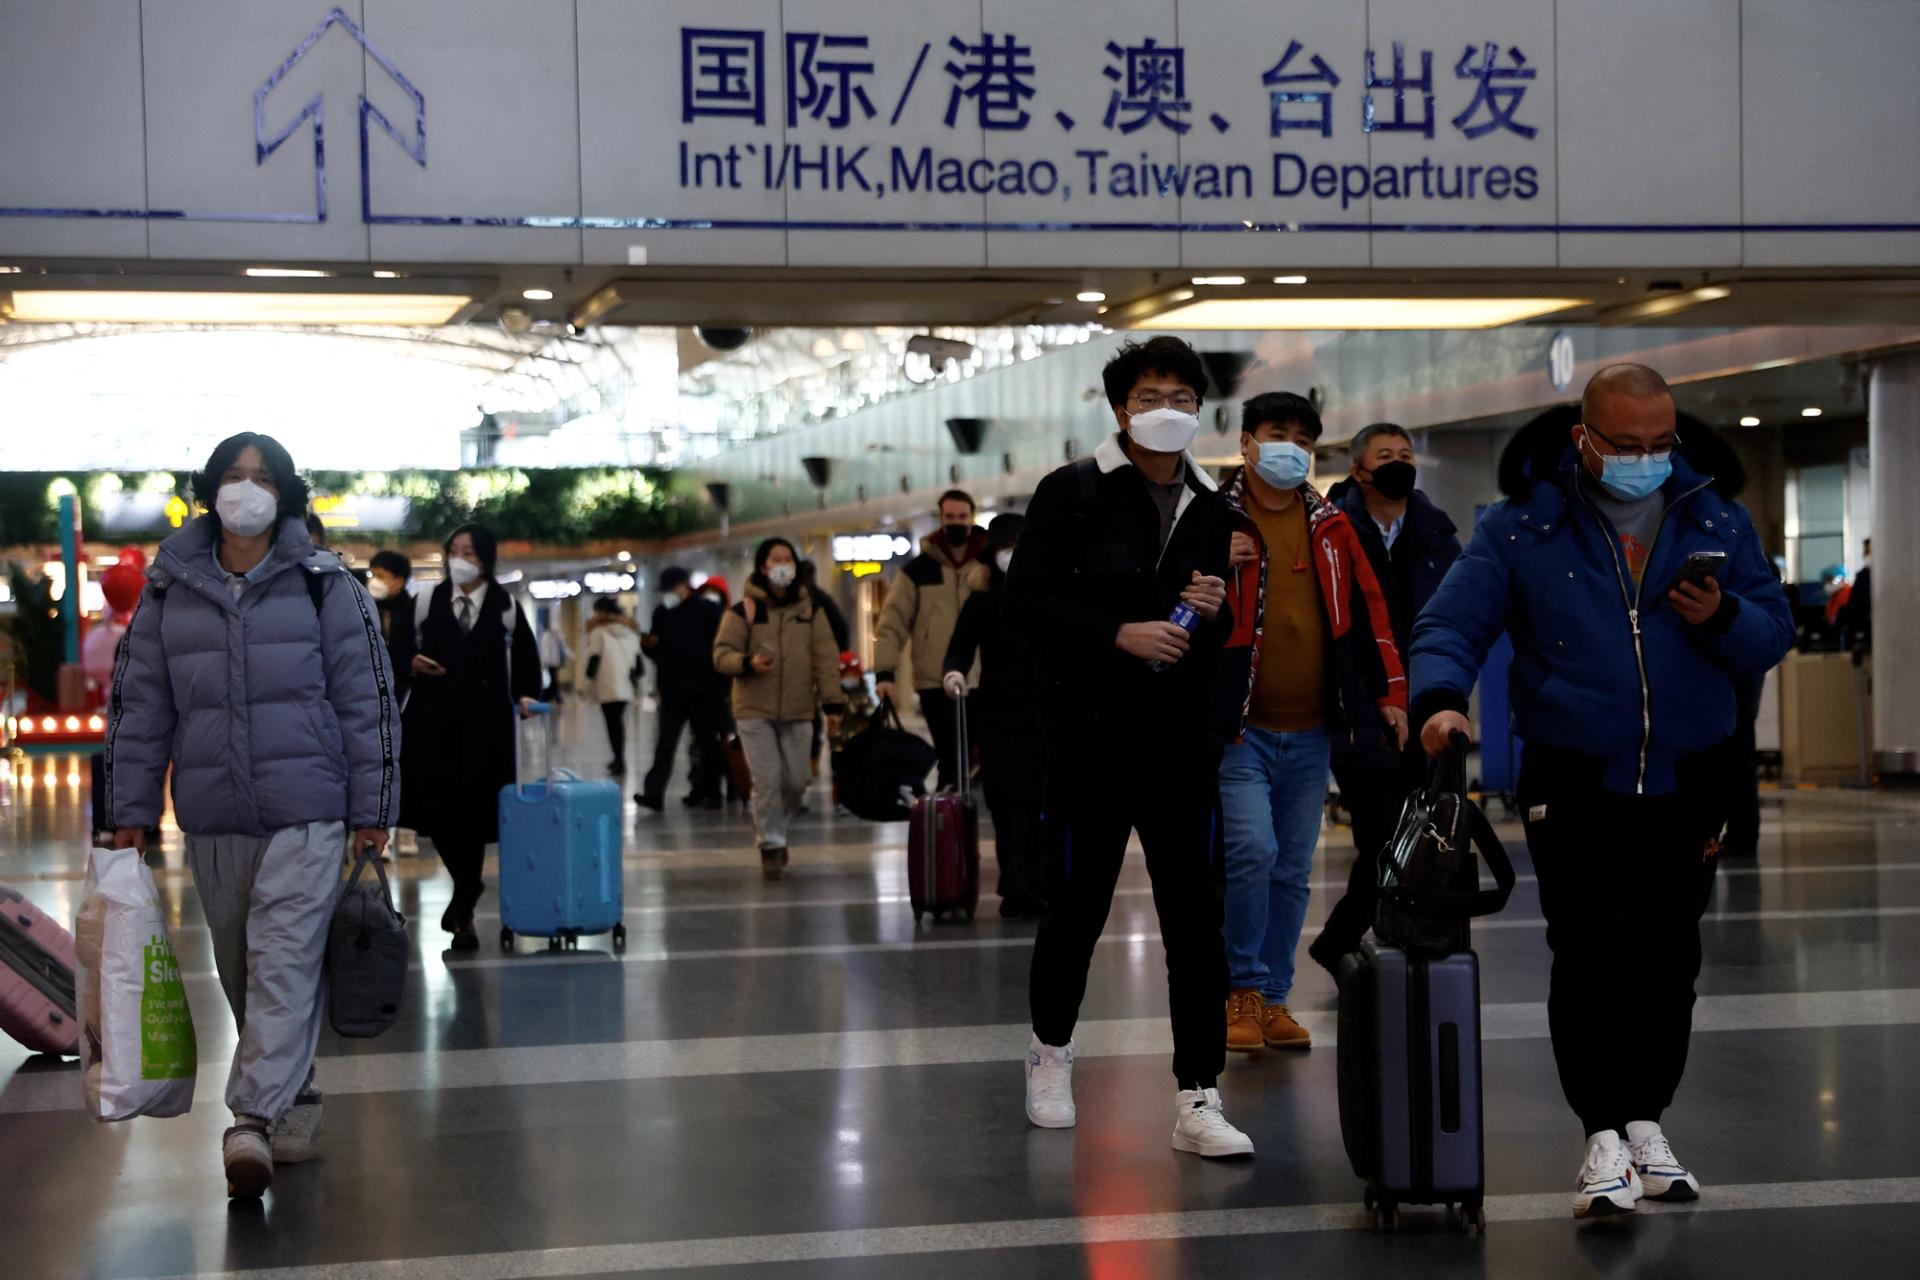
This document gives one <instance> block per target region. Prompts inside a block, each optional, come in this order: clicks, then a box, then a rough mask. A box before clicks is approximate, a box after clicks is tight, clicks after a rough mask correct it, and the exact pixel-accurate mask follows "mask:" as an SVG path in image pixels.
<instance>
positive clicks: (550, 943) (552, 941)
mask: <svg viewBox="0 0 1920 1280" xmlns="http://www.w3.org/2000/svg"><path fill="white" fill-rule="evenodd" d="M559 949H560V939H558V938H548V939H547V950H549V951H558V950H559Z"/></svg>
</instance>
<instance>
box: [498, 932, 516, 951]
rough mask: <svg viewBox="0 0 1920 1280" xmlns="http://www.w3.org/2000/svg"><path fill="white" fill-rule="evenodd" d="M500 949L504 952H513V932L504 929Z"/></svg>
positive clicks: (501, 934) (501, 933)
mask: <svg viewBox="0 0 1920 1280" xmlns="http://www.w3.org/2000/svg"><path fill="white" fill-rule="evenodd" d="M500 949H501V950H502V951H511V950H513V930H511V929H502V930H501V931H500Z"/></svg>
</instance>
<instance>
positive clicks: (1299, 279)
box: [1273, 276, 1307, 284]
mask: <svg viewBox="0 0 1920 1280" xmlns="http://www.w3.org/2000/svg"><path fill="white" fill-rule="evenodd" d="M1273 282H1274V283H1275V284H1305V283H1306V282H1307V278H1306V277H1305V276H1275V277H1274V278H1273Z"/></svg>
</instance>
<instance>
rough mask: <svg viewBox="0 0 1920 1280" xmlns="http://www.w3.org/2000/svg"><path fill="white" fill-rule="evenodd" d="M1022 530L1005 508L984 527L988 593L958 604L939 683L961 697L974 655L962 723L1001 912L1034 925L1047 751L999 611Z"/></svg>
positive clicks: (1020, 642)
mask: <svg viewBox="0 0 1920 1280" xmlns="http://www.w3.org/2000/svg"><path fill="white" fill-rule="evenodd" d="M1025 527H1026V517H1025V516H1022V515H1019V514H1017V513H1015V512H1011V511H1009V512H1007V513H1005V514H1004V515H1002V516H1000V517H999V518H998V519H996V520H995V521H994V522H993V523H992V524H991V525H990V526H988V528H987V550H988V552H989V556H988V560H989V564H988V585H987V589H986V590H985V591H976V592H974V593H973V594H972V595H970V596H968V597H967V602H966V603H965V604H964V605H962V606H961V607H960V617H959V619H958V620H957V621H956V622H955V623H954V625H953V640H952V641H951V642H950V643H949V644H948V645H947V656H946V661H945V664H944V668H943V669H944V670H945V672H946V675H945V677H944V679H943V680H942V682H941V683H942V684H943V685H944V687H945V688H946V691H947V696H948V697H956V696H958V695H960V694H962V693H964V692H965V691H966V687H967V672H968V671H969V670H971V669H972V667H973V660H974V655H975V654H978V655H979V657H980V687H979V688H978V689H976V690H975V691H974V694H973V703H974V705H973V706H972V708H970V709H969V710H968V711H966V712H965V714H966V716H967V724H968V725H969V726H970V727H972V728H977V729H978V730H979V732H980V772H981V775H982V780H983V781H984V782H985V783H986V792H987V811H988V812H989V813H991V814H992V815H993V844H994V851H995V854H996V856H997V858H998V860H999V863H1000V883H999V892H1000V915H1001V918H1002V919H1008V920H1018V919H1033V920H1037V919H1040V918H1041V917H1043V916H1045V915H1046V913H1047V901H1046V895H1047V885H1046V859H1045V856H1044V851H1043V847H1042V845H1041V842H1040V798H1041V785H1040V784H1041V778H1042V777H1043V776H1044V774H1045V773H1046V753H1045V751H1044V750H1043V749H1042V738H1041V734H1040V713H1039V706H1040V688H1039V677H1038V674H1037V672H1036V670H1035V667H1034V655H1033V646H1032V645H1031V644H1030V643H1028V641H1027V638H1026V637H1025V636H1023V635H1021V634H1020V633H1019V632H1017V631H1015V630H1014V629H1013V628H1012V627H1009V626H1008V625H1007V624H1006V622H1005V620H1004V619H1003V617H1002V616H1001V607H1000V604H1001V599H1002V594H1001V593H1002V592H1003V591H1004V590H1005V588H1006V585H1007V566H1008V565H1009V564H1010V563H1012V560H1013V557H1014V555H1015V547H1016V545H1017V544H1018V543H1019V541H1020V534H1021V531H1022V530H1023V529H1025Z"/></svg>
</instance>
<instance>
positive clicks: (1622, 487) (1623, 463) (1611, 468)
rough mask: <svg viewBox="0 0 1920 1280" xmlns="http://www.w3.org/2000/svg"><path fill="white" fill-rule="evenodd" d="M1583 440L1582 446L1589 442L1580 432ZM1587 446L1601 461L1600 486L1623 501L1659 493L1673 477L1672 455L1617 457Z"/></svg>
mask: <svg viewBox="0 0 1920 1280" xmlns="http://www.w3.org/2000/svg"><path fill="white" fill-rule="evenodd" d="M1581 440H1582V442H1583V443H1584V442H1585V441H1586V433H1585V432H1582V433H1581ZM1586 447H1587V448H1589V449H1592V450H1593V454H1594V456H1595V457H1597V458H1599V459H1600V485H1601V487H1602V488H1604V489H1605V490H1606V491H1607V492H1608V493H1610V494H1612V495H1613V496H1614V497H1616V498H1618V499H1620V501H1622V502H1638V501H1639V500H1640V499H1641V498H1644V497H1646V496H1647V495H1648V494H1651V493H1655V492H1658V491H1659V488H1660V486H1661V485H1663V484H1665V483H1666V482H1667V477H1668V476H1670V475H1672V474H1673V454H1672V453H1671V452H1668V453H1647V454H1642V455H1641V456H1640V457H1638V458H1615V457H1609V456H1608V455H1606V454H1604V453H1601V452H1600V451H1599V450H1598V449H1594V448H1593V446H1592V445H1591V444H1587V446H1586Z"/></svg>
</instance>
